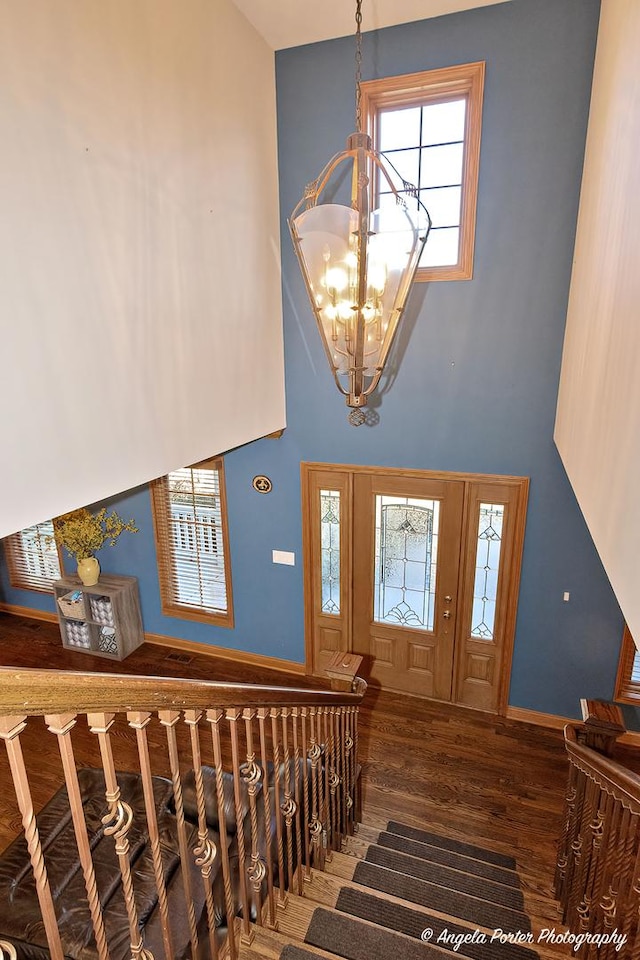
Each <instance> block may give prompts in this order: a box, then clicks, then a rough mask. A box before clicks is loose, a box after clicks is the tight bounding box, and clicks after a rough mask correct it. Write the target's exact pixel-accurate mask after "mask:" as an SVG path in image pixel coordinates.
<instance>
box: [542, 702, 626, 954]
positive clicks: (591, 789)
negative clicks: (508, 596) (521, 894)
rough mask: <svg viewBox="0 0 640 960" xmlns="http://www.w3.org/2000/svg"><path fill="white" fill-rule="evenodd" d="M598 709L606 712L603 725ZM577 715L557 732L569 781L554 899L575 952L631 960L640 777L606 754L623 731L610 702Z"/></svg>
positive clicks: (594, 704)
mask: <svg viewBox="0 0 640 960" xmlns="http://www.w3.org/2000/svg"><path fill="white" fill-rule="evenodd" d="M600 707H605V708H606V710H605V713H606V714H607V716H605V719H604V720H603V719H602V710H601V709H599V710H598V709H597V708H600ZM614 710H615V708H614ZM583 713H584V714H585V719H586V723H585V725H584V726H582V727H580V726H574V725H567V726H566V727H565V731H564V739H565V746H566V750H567V755H568V759H569V780H568V786H567V792H566V801H565V815H564V823H563V829H562V835H561V838H560V841H559V844H558V860H557V867H556V875H555V891H556V896H557V898H558V900H559V901H560V904H561V908H562V919H563V922H564V923H565V924H566V926H567V928H568V930H570V931H571V932H572V934H574V935H575V936H576V940H575V941H574V943H575V944H576V947H574V952H575V953H577V954H578V955H582V956H587V955H591V954H593V955H594V956H596V955H597V956H598V958H599V960H610V958H613V957H619V958H620V960H623V958H626V957H633V958H634V960H635V958H637V957H640V923H639V917H640V914H639V910H640V776H638V775H637V774H635V773H633V772H632V771H631V770H629V769H628V768H626V767H625V766H623V765H622V764H621V763H619V762H618V761H616V760H614V759H612V758H611V757H610V756H609V755H608V754H610V753H611V752H612V747H613V742H614V741H615V739H616V738H617V737H618V736H620V734H621V733H623V732H624V726H622V725H620V724H619V723H618V722H617V719H618V714H614V713H613V711H612V708H611V707H610V705H604V704H603V705H600V704H599V702H597V701H583ZM598 713H600V718H599V717H598ZM612 716H613V720H612Z"/></svg>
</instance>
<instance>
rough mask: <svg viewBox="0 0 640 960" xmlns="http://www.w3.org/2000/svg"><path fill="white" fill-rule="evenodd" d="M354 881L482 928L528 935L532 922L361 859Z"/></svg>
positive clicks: (513, 911)
mask: <svg viewBox="0 0 640 960" xmlns="http://www.w3.org/2000/svg"><path fill="white" fill-rule="evenodd" d="M353 880H354V881H355V882H356V883H359V884H361V885H362V886H363V887H371V888H372V889H374V890H379V891H380V892H382V893H389V894H391V895H392V896H394V897H400V899H402V900H409V901H411V902H412V903H417V904H419V905H420V906H421V907H427V909H429V908H431V909H432V910H437V911H438V913H445V914H447V915H448V916H452V917H459V918H460V919H462V920H467V921H470V922H471V923H477V924H478V925H479V926H481V927H489V929H490V930H493V929H494V927H501V928H502V929H503V930H522V931H523V932H529V931H530V929H531V923H530V920H529V918H528V917H527V916H526V914H524V913H521V912H519V911H517V910H510V909H509V908H508V907H503V906H501V905H500V904H496V903H489V902H488V901H486V900H482V899H479V898H478V897H472V896H470V895H469V894H467V893H458V892H457V891H455V890H448V889H446V888H445V887H440V886H438V884H437V883H429V882H427V881H426V880H418V879H417V878H416V877H409V876H406V875H405V874H403V873H397V872H396V871H395V870H389V869H387V868H386V867H380V866H377V865H376V864H373V863H368V862H367V861H366V860H361V861H360V862H359V863H358V865H357V866H356V868H355V870H354V873H353Z"/></svg>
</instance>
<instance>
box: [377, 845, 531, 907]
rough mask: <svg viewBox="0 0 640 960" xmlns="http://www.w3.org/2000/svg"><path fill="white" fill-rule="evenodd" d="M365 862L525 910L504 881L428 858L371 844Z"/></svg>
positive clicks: (519, 893)
mask: <svg viewBox="0 0 640 960" xmlns="http://www.w3.org/2000/svg"><path fill="white" fill-rule="evenodd" d="M365 861H367V862H368V863H375V864H376V865H377V866H379V867H386V868H387V869H388V870H395V871H397V873H403V874H405V875H406V876H409V877H415V878H416V879H417V880H426V881H428V882H429V883H437V884H438V886H440V887H446V888H447V889H448V890H455V891H456V892H458V893H468V894H469V895H470V896H472V897H478V898H479V899H481V900H490V901H491V903H499V904H500V905H501V906H503V907H509V909H510V910H519V911H521V910H523V909H524V900H523V899H522V893H521V891H520V890H519V889H517V888H515V887H507V886H505V884H502V883H495V882H494V881H493V880H487V879H486V878H485V877H475V876H471V875H470V874H468V873H462V872H461V871H460V870H452V869H451V867H443V866H440V864H437V863H429V862H428V861H427V860H419V859H418V858H417V857H411V856H409V855H408V854H406V853H398V852H397V851H396V850H387V849H385V848H384V847H377V846H375V845H374V844H372V845H371V846H370V847H369V849H368V851H367V855H366V857H365Z"/></svg>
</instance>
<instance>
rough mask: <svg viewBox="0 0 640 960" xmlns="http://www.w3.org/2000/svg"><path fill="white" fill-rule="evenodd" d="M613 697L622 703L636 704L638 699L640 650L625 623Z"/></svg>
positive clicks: (639, 689) (639, 696) (639, 688)
mask: <svg viewBox="0 0 640 960" xmlns="http://www.w3.org/2000/svg"><path fill="white" fill-rule="evenodd" d="M613 698H614V700H621V701H622V702H623V703H633V704H635V705H636V706H637V705H638V702H639V701H640V652H639V651H638V648H637V647H636V645H635V643H634V640H633V637H632V636H631V631H630V630H629V627H628V626H627V625H626V623H625V625H624V632H623V634H622V644H621V646H620V659H619V660H618V675H617V677H616V686H615V692H614V695H613Z"/></svg>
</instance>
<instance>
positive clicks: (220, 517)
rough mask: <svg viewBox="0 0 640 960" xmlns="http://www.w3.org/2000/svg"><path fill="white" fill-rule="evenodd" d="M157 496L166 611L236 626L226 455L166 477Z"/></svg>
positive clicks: (153, 489) (156, 485) (154, 494)
mask: <svg viewBox="0 0 640 960" xmlns="http://www.w3.org/2000/svg"><path fill="white" fill-rule="evenodd" d="M151 497H152V505H153V518H154V526H155V532H156V551H157V558H158V575H159V579H160V595H161V598H162V612H163V613H165V614H166V615H167V616H170V617H181V618H182V619H187V620H204V621H206V622H207V623H216V624H219V625H220V626H226V627H232V626H233V603H232V597H231V570H230V562H229V537H228V530H227V511H226V499H225V488H224V467H223V461H222V459H221V458H218V459H216V460H206V461H203V462H202V463H198V464H195V465H194V466H192V467H184V468H183V469H182V470H175V471H174V472H173V473H170V474H169V475H168V476H166V477H161V478H160V479H159V480H156V481H154V483H153V484H152V485H151Z"/></svg>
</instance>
